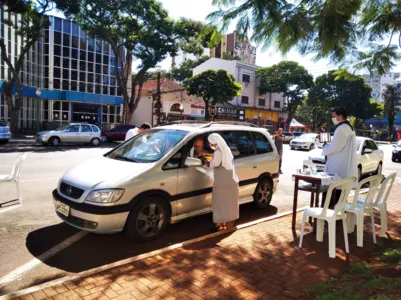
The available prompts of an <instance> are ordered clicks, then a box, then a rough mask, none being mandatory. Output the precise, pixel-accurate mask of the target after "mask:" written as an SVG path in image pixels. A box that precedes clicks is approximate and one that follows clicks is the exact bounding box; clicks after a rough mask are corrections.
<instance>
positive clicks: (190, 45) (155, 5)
mask: <svg viewBox="0 0 401 300" xmlns="http://www.w3.org/2000/svg"><path fill="white" fill-rule="evenodd" d="M55 1H56V3H57V6H58V8H59V9H61V10H62V11H63V12H64V13H65V14H66V16H68V17H69V18H71V19H73V20H74V22H76V23H77V24H78V25H79V26H81V28H82V29H83V30H85V31H86V32H87V33H88V34H89V35H90V36H93V37H98V38H100V39H103V40H104V41H105V42H107V43H109V44H110V45H111V48H112V49H113V52H114V54H115V56H116V60H115V70H116V74H115V75H116V78H117V82H118V84H119V90H120V92H121V94H122V96H123V98H124V115H125V117H124V121H125V122H126V123H130V122H131V118H132V113H133V112H134V111H135V109H136V108H137V106H138V104H139V101H140V99H141V92H142V85H143V82H144V80H145V73H146V72H147V71H148V70H149V69H152V68H155V67H156V66H157V64H158V63H160V62H161V61H163V60H164V59H165V58H166V57H167V56H168V55H169V54H170V55H176V54H177V53H178V51H180V50H183V51H185V52H188V53H195V54H200V53H202V51H203V47H204V46H210V45H213V43H217V41H218V40H219V39H220V37H219V35H218V34H217V32H216V30H215V29H214V27H210V26H206V25H204V24H203V23H202V22H197V21H193V20H189V19H185V18H182V19H180V20H172V19H170V18H169V16H168V13H167V11H166V10H165V9H164V8H163V7H162V5H161V4H160V3H159V2H158V1H156V0H137V1H131V0H118V1H117V0H66V1H65V0H55ZM134 62H138V72H137V73H136V74H135V76H134V77H133V78H131V76H130V75H131V68H132V65H133V64H134Z"/></svg>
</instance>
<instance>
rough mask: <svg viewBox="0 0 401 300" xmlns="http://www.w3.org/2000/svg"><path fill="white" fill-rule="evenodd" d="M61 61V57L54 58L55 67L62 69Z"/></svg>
mask: <svg viewBox="0 0 401 300" xmlns="http://www.w3.org/2000/svg"><path fill="white" fill-rule="evenodd" d="M60 64H61V61H60V57H59V56H55V57H54V66H56V67H60Z"/></svg>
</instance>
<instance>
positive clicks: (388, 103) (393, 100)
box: [383, 85, 401, 142]
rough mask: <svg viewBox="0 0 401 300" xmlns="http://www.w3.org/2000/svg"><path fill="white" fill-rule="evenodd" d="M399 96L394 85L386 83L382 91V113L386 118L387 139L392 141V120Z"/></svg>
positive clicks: (395, 114)
mask: <svg viewBox="0 0 401 300" xmlns="http://www.w3.org/2000/svg"><path fill="white" fill-rule="evenodd" d="M400 98H401V92H400V90H398V89H397V87H396V86H395V85H387V87H386V90H385V91H384V93H383V99H384V111H383V114H384V116H385V117H386V118H387V120H388V129H387V130H388V140H389V142H391V141H392V136H393V128H394V120H395V118H396V117H397V114H398V111H397V109H396V105H397V102H398V100H399V99H400Z"/></svg>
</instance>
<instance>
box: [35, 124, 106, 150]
mask: <svg viewBox="0 0 401 300" xmlns="http://www.w3.org/2000/svg"><path fill="white" fill-rule="evenodd" d="M36 142H37V143H40V144H43V145H50V146H58V145H60V144H91V145H92V146H99V145H100V129H99V127H97V126H96V125H92V124H86V123H72V124H69V125H67V126H63V127H61V128H59V129H57V130H51V131H43V132H39V133H38V134H37V135H36Z"/></svg>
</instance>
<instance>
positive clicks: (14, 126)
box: [0, 0, 53, 133]
mask: <svg viewBox="0 0 401 300" xmlns="http://www.w3.org/2000/svg"><path fill="white" fill-rule="evenodd" d="M1 9H2V11H3V12H10V14H8V13H4V14H3V15H4V20H3V21H4V23H5V24H7V25H8V26H12V27H14V30H15V34H16V35H17V36H19V37H20V39H21V50H20V52H19V53H15V56H16V58H15V57H14V55H11V53H12V52H11V49H7V48H8V42H7V41H5V40H4V36H1V39H0V49H1V57H2V59H3V60H4V63H5V64H6V65H7V66H8V69H9V74H8V78H7V80H4V81H3V91H4V95H5V99H6V103H7V107H8V113H9V116H11V120H10V121H11V124H10V125H11V126H10V129H11V132H12V133H16V132H17V131H18V123H19V117H20V114H21V113H20V111H21V107H22V99H23V91H22V82H21V79H20V74H21V71H22V70H23V68H24V60H25V56H26V55H27V54H28V53H29V50H30V49H31V48H32V46H33V45H34V44H35V43H36V42H37V41H38V39H39V38H40V37H42V36H43V29H45V28H49V26H50V20H49V17H48V16H47V15H46V13H47V12H48V11H50V10H51V9H53V5H52V1H50V0H36V1H29V0H27V1H26V0H7V1H1ZM14 14H19V15H21V17H22V19H21V21H18V22H17V23H15V22H14ZM15 89H16V90H17V93H16V94H15V95H13V93H14V91H15ZM13 98H14V99H15V100H14V101H13Z"/></svg>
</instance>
